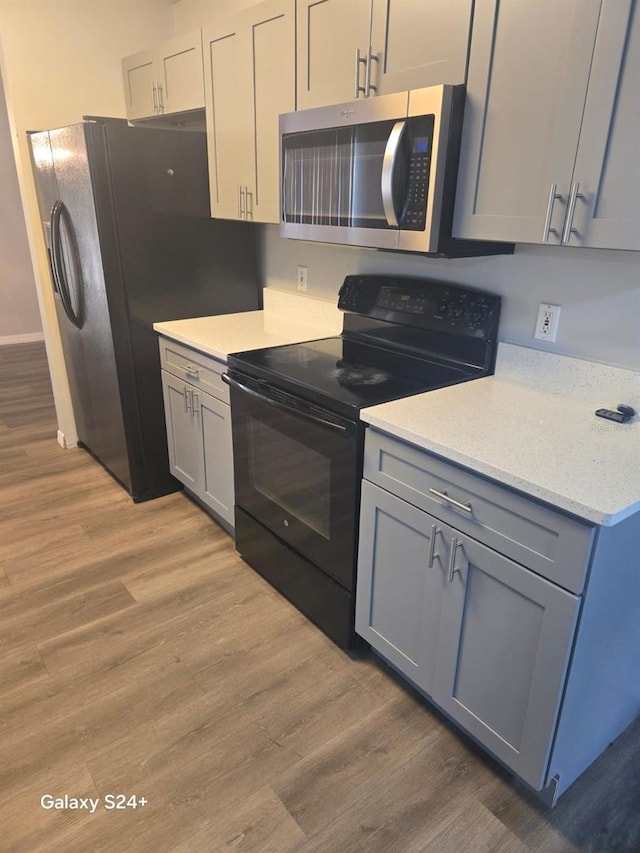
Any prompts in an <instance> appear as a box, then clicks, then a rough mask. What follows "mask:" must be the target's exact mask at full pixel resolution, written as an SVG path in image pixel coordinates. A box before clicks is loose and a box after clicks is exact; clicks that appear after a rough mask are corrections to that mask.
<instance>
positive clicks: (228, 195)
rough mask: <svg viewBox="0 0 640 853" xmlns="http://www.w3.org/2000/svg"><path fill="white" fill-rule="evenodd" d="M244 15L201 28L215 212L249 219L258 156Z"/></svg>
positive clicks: (211, 185)
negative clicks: (249, 175)
mask: <svg viewBox="0 0 640 853" xmlns="http://www.w3.org/2000/svg"><path fill="white" fill-rule="evenodd" d="M242 20H243V19H242V18H241V17H238V18H234V19H232V20H231V21H229V22H227V23H225V24H220V25H216V26H214V27H212V28H209V29H207V30H205V31H204V32H203V45H204V65H205V96H206V115H207V147H208V155H209V187H210V194H211V215H212V216H214V217H216V216H218V217H220V218H221V219H245V218H246V216H245V211H246V188H247V186H246V185H247V183H248V178H247V172H248V171H249V168H250V164H251V162H252V161H253V158H254V143H253V139H254V137H253V116H252V95H253V82H252V70H253V69H252V67H251V64H250V62H249V61H248V57H249V56H250V55H251V54H250V50H249V46H248V38H249V36H248V31H247V30H246V29H243V28H242Z"/></svg>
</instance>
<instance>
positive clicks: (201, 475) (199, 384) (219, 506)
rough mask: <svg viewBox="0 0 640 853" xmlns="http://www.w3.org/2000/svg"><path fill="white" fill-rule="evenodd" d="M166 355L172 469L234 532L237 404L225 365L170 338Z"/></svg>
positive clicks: (165, 344) (163, 351)
mask: <svg viewBox="0 0 640 853" xmlns="http://www.w3.org/2000/svg"><path fill="white" fill-rule="evenodd" d="M160 353H161V362H162V368H163V369H162V392H163V396H164V407H165V420H166V426H167V443H168V447H169V468H170V471H171V473H172V474H173V475H174V477H176V478H177V479H178V480H180V482H181V483H183V484H184V486H185V487H186V488H187V489H188V490H189V492H190V493H191V494H192V495H193V496H195V497H196V498H197V499H198V500H199V501H200V502H201V503H202V504H204V506H205V507H206V508H207V509H208V510H209V511H210V512H211V514H212V515H213V516H214V517H215V518H216V519H217V520H218V521H219V522H220V523H221V524H222V525H223V526H224V527H225V529H227V530H228V531H229V532H233V528H234V509H233V507H234V487H233V443H232V438H231V407H230V406H229V402H228V391H227V388H226V386H225V385H223V384H222V382H221V380H220V379H219V377H220V375H221V374H222V372H223V370H224V365H223V364H222V362H218V361H217V360H215V359H212V358H211V357H209V356H206V355H203V354H202V353H198V352H196V351H194V350H191V349H190V348H188V347H185V346H183V345H182V344H176V343H175V342H173V341H169V340H167V339H165V338H161V340H160ZM170 371H171V372H170ZM176 374H177V375H176ZM205 389H207V390H205ZM212 392H213V393H212ZM214 394H215V395H218V396H214ZM220 398H222V399H220Z"/></svg>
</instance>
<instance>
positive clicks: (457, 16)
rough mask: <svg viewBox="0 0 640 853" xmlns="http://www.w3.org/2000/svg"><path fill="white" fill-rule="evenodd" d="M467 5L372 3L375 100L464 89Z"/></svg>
mask: <svg viewBox="0 0 640 853" xmlns="http://www.w3.org/2000/svg"><path fill="white" fill-rule="evenodd" d="M471 8H472V0H373V15H372V20H371V46H372V51H373V53H374V54H375V55H377V56H378V61H377V62H373V65H372V70H371V79H372V82H373V83H374V85H375V86H377V94H386V93H388V92H402V91H404V90H405V89H420V88H422V87H423V86H437V85H439V84H441V83H451V84H456V83H464V82H465V80H466V73H467V51H468V47H469V35H470V29H471Z"/></svg>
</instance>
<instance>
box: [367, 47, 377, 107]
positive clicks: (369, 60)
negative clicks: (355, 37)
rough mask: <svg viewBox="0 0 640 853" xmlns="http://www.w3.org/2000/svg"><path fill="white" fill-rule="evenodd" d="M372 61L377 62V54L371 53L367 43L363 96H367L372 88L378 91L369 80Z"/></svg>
mask: <svg viewBox="0 0 640 853" xmlns="http://www.w3.org/2000/svg"><path fill="white" fill-rule="evenodd" d="M372 62H378V54H377V53H372V51H371V45H369V47H368V49H367V65H366V69H365V75H364V96H365V98H368V97H369V95H370V94H371V91H372V90H373V91H374V92H377V91H378V87H377V86H374V85H373V83H372V82H371V63H372Z"/></svg>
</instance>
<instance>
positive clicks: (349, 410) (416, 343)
mask: <svg viewBox="0 0 640 853" xmlns="http://www.w3.org/2000/svg"><path fill="white" fill-rule="evenodd" d="M338 307H339V308H340V309H341V310H342V311H344V312H345V317H344V331H343V334H342V335H340V336H338V337H332V338H322V339H319V340H313V341H307V342H304V343H300V344H289V345H285V346H278V347H267V348H266V349H261V350H251V351H247V352H242V353H235V354H233V355H230V356H229V359H228V374H227V375H226V376H225V377H224V378H225V381H227V383H228V384H229V385H230V387H231V417H232V429H233V444H234V466H235V492H236V512H235V515H236V547H237V549H238V551H239V552H240V554H241V555H242V556H243V557H244V559H245V560H246V561H247V562H248V563H249V564H250V565H251V566H253V568H255V569H256V570H257V571H258V572H259V573H260V574H262V575H263V576H264V577H265V578H266V579H267V580H269V581H270V583H272V584H273V586H275V587H276V588H277V589H278V590H280V591H281V592H282V593H283V594H284V595H285V596H286V597H287V598H288V599H289V600H290V601H292V603H293V604H295V605H296V606H297V607H298V608H299V609H300V610H302V612H304V613H305V614H306V615H307V616H309V618H311V619H312V620H313V621H314V622H315V623H316V624H317V625H318V626H319V627H320V628H321V629H322V630H324V631H325V633H327V635H328V636H330V637H331V638H332V639H333V640H335V642H337V643H338V644H339V645H340V646H342V647H343V648H350V647H352V646H353V645H354V643H355V633H354V628H353V613H354V604H355V582H356V571H355V570H356V558H357V528H358V516H359V505H360V481H361V477H362V456H363V448H364V431H365V425H364V424H363V423H362V422H361V421H360V420H359V413H360V410H361V409H362V408H364V407H366V406H372V405H375V404H377V403H383V402H386V401H388V400H394V399H398V398H400V397H407V396H410V395H413V394H419V393H422V392H425V391H431V390H434V389H436V388H442V387H445V386H448V385H453V384H455V383H458V382H465V381H469V380H472V379H474V378H478V377H480V376H486V375H487V374H489V373H492V372H493V368H494V364H495V355H496V346H497V344H496V338H497V329H498V321H499V315H500V298H499V297H498V296H495V295H493V294H490V293H486V292H484V291H479V290H473V289H470V288H466V287H461V286H458V285H453V284H448V283H445V282H439V281H431V280H424V279H411V278H401V277H397V276H364V275H363V276H348V277H347V278H346V279H345V281H344V284H343V285H342V287H341V289H340V294H339V298H338Z"/></svg>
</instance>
